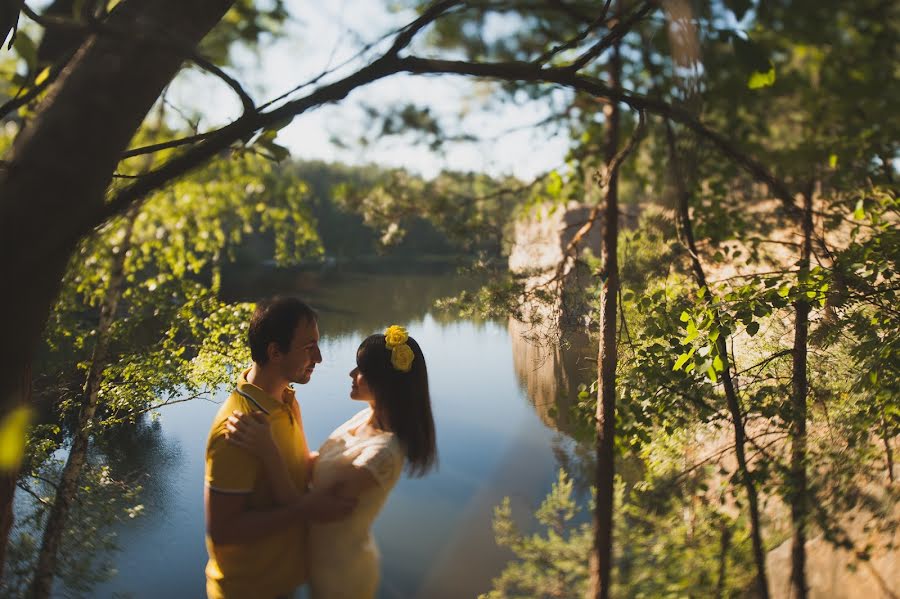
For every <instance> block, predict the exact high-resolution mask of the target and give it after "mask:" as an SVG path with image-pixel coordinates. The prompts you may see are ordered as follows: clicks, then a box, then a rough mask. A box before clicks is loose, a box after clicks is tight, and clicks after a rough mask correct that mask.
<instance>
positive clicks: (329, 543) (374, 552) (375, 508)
mask: <svg viewBox="0 0 900 599" xmlns="http://www.w3.org/2000/svg"><path fill="white" fill-rule="evenodd" d="M371 416H372V409H371V408H366V409H364V410H362V411H360V412H359V413H358V414H356V415H355V416H353V417H352V418H350V420H348V421H347V422H345V423H344V424H342V425H341V426H340V427H338V428H337V429H336V430H335V431H334V432H333V433H331V435H330V436H329V437H328V439H327V440H326V441H325V442H324V443H323V444H322V446H321V447H320V448H319V458H318V460H317V461H316V465H315V468H314V469H313V476H312V486H313V487H314V488H323V487H327V486H328V485H329V484H331V483H332V482H333V481H334V480H335V477H336V476H337V475H338V472H339V471H340V469H341V468H346V467H347V466H348V465H350V464H352V465H353V466H355V467H360V468H365V469H367V470H368V471H369V472H371V474H372V476H373V477H374V478H375V480H376V482H377V483H378V484H377V485H375V486H374V487H373V488H371V489H368V490H366V491H364V492H363V493H362V494H361V495H360V496H359V501H358V503H357V505H356V508H355V509H354V510H353V512H352V513H351V514H350V516H348V517H347V518H345V519H344V520H340V521H338V522H329V523H316V524H312V525H311V526H310V529H309V554H308V555H309V561H310V568H309V576H310V586H311V588H312V593H313V597H314V598H315V599H339V598H343V597H347V598H348V599H350V598H352V599H364V598H366V597H374V595H375V591H376V589H377V586H378V549H377V548H376V546H375V542H374V539H373V538H372V533H371V528H372V523H373V522H374V521H375V517H376V516H377V515H378V513H379V512H380V511H381V508H382V507H383V506H384V503H385V501H386V500H387V496H388V494H389V493H390V491H391V489H392V488H393V487H394V485H395V484H396V483H397V480H398V479H399V478H400V474H401V472H402V470H403V460H404V452H403V449H402V447H401V444H400V441H399V440H398V439H397V437H396V435H394V434H393V433H390V432H377V431H376V432H373V431H372V429H371V427H367V426H364V425H365V423H366V422H368V420H369V419H370V418H371Z"/></svg>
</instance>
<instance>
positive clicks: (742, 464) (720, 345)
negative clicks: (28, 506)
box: [666, 121, 769, 599]
mask: <svg viewBox="0 0 900 599" xmlns="http://www.w3.org/2000/svg"><path fill="white" fill-rule="evenodd" d="M666 138H667V142H668V146H669V160H670V162H671V165H672V169H673V174H674V179H675V184H676V188H677V196H678V198H677V204H678V205H677V210H678V221H679V223H680V224H681V231H680V233H681V236H682V239H683V242H684V244H685V245H686V246H687V249H688V253H689V254H690V256H691V268H692V270H693V271H694V280H695V281H696V283H697V287H698V289H703V288H705V289H706V297H707V298H709V301H710V303H713V304H714V303H715V301H714V299H713V294H712V290H710V289H709V287H708V286H707V281H706V273H705V271H704V270H703V264H702V263H701V262H700V255H699V254H698V253H697V244H696V241H695V239H694V229H693V226H692V224H691V215H690V208H689V199H690V193H689V192H688V190H687V185H686V184H685V181H684V173H683V171H682V170H681V167H680V165H679V161H678V153H677V149H676V147H675V134H674V133H673V131H672V127H671V125H670V124H669V123H668V121H667V122H666ZM714 318H715V326H716V328H717V329H718V330H721V329H722V325H721V322H720V319H719V315H718V312H715V317H714ZM716 350H717V352H718V355H719V357H720V358H721V359H722V373H721V375H722V388H723V391H724V393H725V403H726V405H727V407H728V413H729V415H730V416H731V422H732V425H733V428H734V453H735V457H736V458H737V463H738V473H739V475H740V479H741V484H743V486H744V490H745V491H746V493H747V506H748V509H749V511H750V514H749V516H750V537H751V540H752V542H753V561H754V562H755V564H756V589H757V593H758V594H759V597H761V598H762V599H768V597H769V583H768V578H767V576H766V551H765V546H764V545H763V540H762V524H761V523H760V517H759V493H758V492H757V489H756V483H755V482H754V480H753V472H752V471H751V470H750V466H749V465H748V464H747V454H746V444H747V433H746V431H745V429H744V414H743V411H742V409H741V404H740V401H739V399H738V396H737V390H736V389H735V386H734V378H733V375H732V364H731V360H729V357H728V356H729V354H728V343H727V336H726V335H722V334H720V335H719V337H718V339H716Z"/></svg>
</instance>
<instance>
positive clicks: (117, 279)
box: [31, 207, 138, 599]
mask: <svg viewBox="0 0 900 599" xmlns="http://www.w3.org/2000/svg"><path fill="white" fill-rule="evenodd" d="M137 215H138V210H137V207H134V208H132V209H131V210H130V211H129V212H128V214H127V216H126V221H125V231H124V236H123V241H122V244H121V245H120V246H119V250H118V252H117V253H116V254H114V255H113V257H112V264H111V268H110V276H109V286H108V287H107V289H106V295H105V297H104V298H103V303H102V304H101V306H100V321H99V323H98V324H97V343H96V345H94V351H93V354H92V355H91V366H90V368H89V369H88V375H87V379H86V381H85V384H84V394H83V395H82V405H81V412H80V414H79V415H78V424H77V425H76V427H75V437H74V438H73V439H72V448H71V449H70V450H69V457H68V458H67V459H66V464H65V466H64V467H63V471H62V476H61V477H60V481H59V484H58V485H57V490H56V498H55V499H54V501H53V506H52V507H51V508H50V514H49V515H48V516H47V524H46V526H45V528H44V536H43V539H42V540H41V549H40V553H39V554H38V562H37V567H36V568H35V572H34V580H33V581H32V586H31V596H32V597H33V598H34V599H46V598H47V597H49V596H50V589H51V587H52V585H53V577H54V576H55V575H56V562H57V556H58V554H59V547H60V542H61V541H62V536H63V533H64V532H65V529H66V524H67V520H68V516H69V510H70V508H71V507H72V504H73V503H74V501H75V494H76V490H77V486H78V479H79V478H80V477H81V471H82V469H83V467H84V462H85V459H86V458H87V452H88V445H89V443H90V435H91V429H92V425H93V423H94V414H95V413H96V411H97V400H98V398H99V395H100V385H101V384H102V383H103V370H104V369H105V368H106V365H107V363H108V362H107V353H108V351H109V344H110V340H111V333H110V329H111V327H112V325H113V323H114V322H115V320H116V312H117V310H118V306H119V300H120V299H122V293H123V291H124V288H125V260H126V254H127V253H128V250H129V249H131V234H132V231H133V229H134V221H135V219H136V218H137Z"/></svg>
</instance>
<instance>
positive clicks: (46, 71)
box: [34, 67, 50, 86]
mask: <svg viewBox="0 0 900 599" xmlns="http://www.w3.org/2000/svg"><path fill="white" fill-rule="evenodd" d="M49 76H50V67H44V68H43V69H42V70H41V72H40V73H38V76H37V77H35V78H34V85H35V86H38V85H40V84H42V83H43V82H44V81H46V80H47V77H49Z"/></svg>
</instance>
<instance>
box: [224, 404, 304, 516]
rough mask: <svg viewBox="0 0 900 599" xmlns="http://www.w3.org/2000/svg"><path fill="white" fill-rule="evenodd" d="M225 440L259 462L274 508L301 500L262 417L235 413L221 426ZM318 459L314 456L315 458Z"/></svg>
mask: <svg viewBox="0 0 900 599" xmlns="http://www.w3.org/2000/svg"><path fill="white" fill-rule="evenodd" d="M225 428H226V430H227V432H226V433H225V439H226V440H228V442H229V443H232V444H234V445H237V446H238V447H241V448H243V449H245V450H247V451H249V452H250V453H251V454H253V455H255V456H256V457H257V458H259V460H260V462H262V465H263V470H264V472H265V473H266V477H267V478H268V479H269V483H270V484H271V486H272V493H273V494H274V496H275V502H276V503H277V504H278V505H291V504H295V503H297V501H299V500H300V498H301V497H302V496H303V493H302V491H301V490H300V489H297V487H296V485H295V484H294V481H293V480H292V479H291V476H290V474H289V473H288V469H287V465H286V464H285V463H284V458H283V457H282V455H281V452H280V451H279V450H278V446H277V445H276V444H275V440H274V439H273V438H272V431H271V427H270V426H269V421H268V420H267V419H266V416H265V414H263V413H262V412H251V413H250V414H243V413H241V412H238V411H235V412H234V413H233V414H232V415H231V416H229V417H228V421H227V422H226V423H225ZM316 455H317V456H318V454H316Z"/></svg>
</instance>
